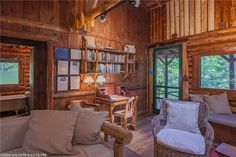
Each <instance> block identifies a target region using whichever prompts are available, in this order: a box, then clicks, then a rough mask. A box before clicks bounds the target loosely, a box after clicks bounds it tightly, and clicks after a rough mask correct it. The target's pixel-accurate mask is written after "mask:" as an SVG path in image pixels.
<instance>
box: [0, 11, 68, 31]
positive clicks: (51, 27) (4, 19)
mask: <svg viewBox="0 0 236 157" xmlns="http://www.w3.org/2000/svg"><path fill="white" fill-rule="evenodd" d="M0 21H1V22H4V23H9V24H19V25H23V26H29V27H35V28H42V29H49V30H52V31H58V32H68V29H66V28H64V27H58V26H55V25H50V24H45V23H42V22H38V21H32V20H28V19H23V18H19V17H15V16H6V15H1V16H0Z"/></svg>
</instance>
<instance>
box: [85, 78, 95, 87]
mask: <svg viewBox="0 0 236 157" xmlns="http://www.w3.org/2000/svg"><path fill="white" fill-rule="evenodd" d="M84 83H87V84H88V86H89V87H90V85H91V84H93V83H94V79H93V78H92V76H87V77H86V78H85V80H84Z"/></svg>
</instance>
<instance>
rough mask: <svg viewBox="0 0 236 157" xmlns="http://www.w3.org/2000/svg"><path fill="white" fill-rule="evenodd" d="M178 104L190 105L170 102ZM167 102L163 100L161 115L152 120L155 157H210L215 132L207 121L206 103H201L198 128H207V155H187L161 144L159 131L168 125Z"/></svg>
mask: <svg viewBox="0 0 236 157" xmlns="http://www.w3.org/2000/svg"><path fill="white" fill-rule="evenodd" d="M168 101H173V102H178V103H185V104H186V103H188V102H187V101H177V100H168ZM167 114H168V113H167V102H166V100H162V102H161V112H160V115H157V116H155V117H154V118H153V119H152V122H151V127H152V133H153V137H154V157H158V156H161V157H165V156H168V157H203V156H204V157H205V156H208V154H209V150H210V147H211V145H212V143H213V139H214V130H213V128H212V127H211V125H210V124H209V123H208V120H207V114H208V111H207V107H206V104H205V103H200V106H199V111H198V127H199V128H200V129H201V130H202V128H205V136H204V138H205V153H204V154H203V155H197V154H191V153H186V152H183V151H179V150H177V149H173V148H171V147H168V146H167V145H164V144H163V143H162V142H160V141H159V140H158V139H157V134H158V132H159V131H161V130H162V129H163V128H164V126H165V125H166V124H167Z"/></svg>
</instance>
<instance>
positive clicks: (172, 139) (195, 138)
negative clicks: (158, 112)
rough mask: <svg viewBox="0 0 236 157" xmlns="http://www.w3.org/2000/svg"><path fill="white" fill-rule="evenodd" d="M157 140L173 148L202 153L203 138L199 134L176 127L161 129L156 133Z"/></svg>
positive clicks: (197, 153) (203, 149)
mask: <svg viewBox="0 0 236 157" xmlns="http://www.w3.org/2000/svg"><path fill="white" fill-rule="evenodd" d="M157 141H158V142H160V143H161V144H162V145H165V146H167V147H169V148H172V149H174V150H178V151H181V152H186V153H190V154H196V155H203V154H204V153H205V140H204V137H203V136H202V135H200V134H196V133H191V132H187V131H183V130H177V129H162V130H161V131H159V132H158V133H157Z"/></svg>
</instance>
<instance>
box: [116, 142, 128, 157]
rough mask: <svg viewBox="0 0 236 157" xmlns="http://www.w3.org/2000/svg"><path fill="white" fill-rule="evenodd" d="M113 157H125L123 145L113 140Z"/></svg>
mask: <svg viewBox="0 0 236 157" xmlns="http://www.w3.org/2000/svg"><path fill="white" fill-rule="evenodd" d="M114 157H125V145H124V144H122V143H120V142H119V141H117V140H115V142H114Z"/></svg>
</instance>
